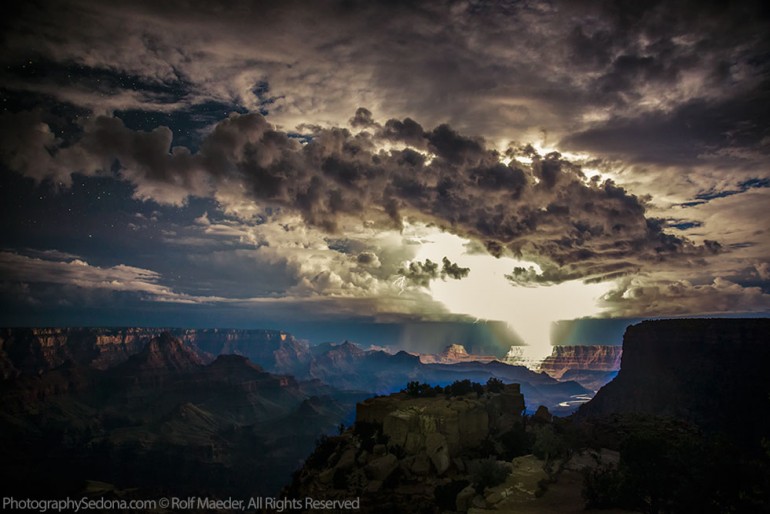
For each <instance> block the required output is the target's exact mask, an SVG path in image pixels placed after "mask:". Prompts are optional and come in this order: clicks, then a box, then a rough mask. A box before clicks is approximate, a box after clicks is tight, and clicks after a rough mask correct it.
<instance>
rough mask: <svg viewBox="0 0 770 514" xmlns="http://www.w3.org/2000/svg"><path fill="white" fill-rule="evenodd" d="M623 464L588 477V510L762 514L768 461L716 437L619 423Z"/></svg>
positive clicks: (675, 426) (672, 426)
mask: <svg viewBox="0 0 770 514" xmlns="http://www.w3.org/2000/svg"><path fill="white" fill-rule="evenodd" d="M613 426H614V428H615V430H616V431H617V433H620V434H624V435H623V436H622V440H621V441H620V444H619V449H620V462H619V464H618V465H604V466H600V467H598V468H596V469H594V470H591V471H588V472H586V473H585V475H584V487H583V496H584V498H585V500H586V506H587V507H589V508H613V507H619V508H626V509H633V510H638V511H641V512H647V513H651V514H655V513H659V512H671V513H687V512H703V513H711V512H713V513H718V512H763V511H764V510H763V509H764V508H765V507H766V500H767V498H766V496H767V486H768V485H770V484H768V479H770V474H768V467H767V464H768V462H767V460H768V459H764V460H763V459H762V458H757V456H756V454H752V455H749V454H746V453H743V452H742V451H741V450H740V448H738V447H737V446H736V445H734V444H732V443H729V442H728V441H727V440H726V439H725V438H724V437H723V436H721V435H718V434H716V433H702V432H700V431H699V430H697V429H696V428H694V427H693V426H691V425H688V424H686V423H684V422H679V421H673V420H670V419H664V418H656V417H649V418H643V417H633V418H631V417H629V418H624V419H619V420H615V422H614V423H613Z"/></svg>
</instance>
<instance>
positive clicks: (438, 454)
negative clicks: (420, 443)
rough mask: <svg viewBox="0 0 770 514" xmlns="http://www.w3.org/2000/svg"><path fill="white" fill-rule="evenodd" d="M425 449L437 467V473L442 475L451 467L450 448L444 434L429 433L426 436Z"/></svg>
mask: <svg viewBox="0 0 770 514" xmlns="http://www.w3.org/2000/svg"><path fill="white" fill-rule="evenodd" d="M425 451H426V453H427V455H428V457H429V458H430V461H431V462H432V463H433V466H434V467H435V468H436V473H438V474H439V475H441V474H443V473H444V472H445V471H446V470H447V469H449V463H450V460H449V448H448V446H447V441H446V438H445V437H444V436H443V435H441V434H438V433H433V434H428V435H427V436H426V437H425Z"/></svg>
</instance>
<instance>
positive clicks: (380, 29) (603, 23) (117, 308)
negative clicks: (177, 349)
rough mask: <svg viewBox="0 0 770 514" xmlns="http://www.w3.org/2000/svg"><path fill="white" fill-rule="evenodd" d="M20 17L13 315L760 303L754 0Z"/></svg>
mask: <svg viewBox="0 0 770 514" xmlns="http://www.w3.org/2000/svg"><path fill="white" fill-rule="evenodd" d="M722 4H723V3H720V2H714V3H704V2H643V3H638V2H610V1H607V2H595V1H594V2H572V1H570V2H566V1H565V2H549V1H523V2H504V1H499V2H492V1H489V2H483V1H479V2H453V1H450V2H384V1H383V2H356V1H339V2H332V1H329V2H327V1H320V2H285V1H281V2H228V3H226V4H221V5H220V4H218V3H212V2H197V1H185V2H177V1H173V0H172V1H168V2H149V1H147V2H141V1H133V2H124V3H115V4H113V3H110V2H95V1H64V2H46V1H41V2H23V3H19V4H18V5H16V6H14V7H13V8H11V10H10V11H7V13H6V15H5V16H4V17H3V18H4V21H3V22H2V24H3V30H2V34H3V35H2V52H0V59H1V60H2V63H1V64H2V66H1V67H0V94H1V95H2V113H0V174H1V176H2V180H1V181H0V197H1V198H2V205H3V211H4V214H3V216H2V218H1V219H0V224H2V225H1V226H2V228H1V230H2V232H1V233H2V239H1V240H0V305H2V312H3V314H2V316H0V322H1V323H2V324H4V325H148V324H149V325H165V326H254V327H260V326H270V325H271V324H272V325H273V326H282V327H288V328H291V325H292V324H294V323H297V322H308V323H321V322H329V323H342V324H344V323H367V322H372V323H397V324H398V323H414V322H419V321H442V322H443V321H451V320H466V321H473V320H476V319H480V320H499V321H504V322H507V323H509V324H510V325H511V327H512V328H513V330H515V331H516V332H517V333H518V334H519V335H520V336H521V337H522V338H523V339H524V340H525V341H527V342H529V343H530V344H535V345H537V344H540V345H542V344H547V343H544V341H545V340H547V338H548V327H549V325H550V323H551V322H552V321H556V320H564V319H575V318H581V317H591V318H645V317H666V316H685V315H687V316H706V315H763V314H765V315H766V314H767V313H768V312H769V311H770V235H769V232H768V230H770V221H768V220H770V216H768V214H769V209H768V205H770V203H769V202H770V166H769V164H770V159H769V158H768V156H769V155H770V123H768V122H769V121H770V111H769V109H770V82H769V81H768V70H769V69H770V61H769V60H768V55H770V23H768V8H767V6H766V5H765V4H764V3H763V2H733V3H730V5H722Z"/></svg>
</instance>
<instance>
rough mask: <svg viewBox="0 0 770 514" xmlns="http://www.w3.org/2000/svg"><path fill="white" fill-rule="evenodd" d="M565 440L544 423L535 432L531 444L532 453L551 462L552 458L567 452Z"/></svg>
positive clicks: (562, 455)
mask: <svg viewBox="0 0 770 514" xmlns="http://www.w3.org/2000/svg"><path fill="white" fill-rule="evenodd" d="M567 450H568V448H567V442H566V441H565V440H564V438H563V437H562V436H561V435H559V434H557V433H556V431H555V430H554V429H553V427H552V426H550V425H545V426H544V427H542V428H540V429H539V430H537V432H535V443H534V444H533V445H532V453H534V454H535V457H537V458H538V459H543V460H545V461H546V462H551V461H552V460H553V459H558V458H560V457H564V456H565V455H566V454H567Z"/></svg>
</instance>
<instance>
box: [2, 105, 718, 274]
mask: <svg viewBox="0 0 770 514" xmlns="http://www.w3.org/2000/svg"><path fill="white" fill-rule="evenodd" d="M360 112H361V111H359V114H360ZM25 119H26V115H25ZM398 127H400V128H401V129H403V130H400V129H398ZM404 127H408V128H406V129H404ZM35 134H37V132H36V133H35ZM171 139H172V136H171V133H170V130H169V129H168V128H166V127H159V128H157V129H154V130H153V131H151V132H142V131H132V130H129V129H128V128H126V127H125V125H124V124H123V123H122V121H121V120H120V119H118V118H114V117H103V116H100V117H96V118H94V119H93V120H92V121H91V122H90V123H88V124H87V125H86V126H85V127H84V133H83V135H82V137H81V139H80V140H78V141H77V142H76V143H74V144H72V145H70V146H67V147H62V148H59V149H58V150H56V149H54V148H52V147H51V146H50V144H49V146H47V147H46V148H45V149H39V151H40V152H43V151H44V150H45V151H46V153H47V154H49V155H50V154H53V155H54V156H55V157H53V158H52V159H53V160H54V161H55V162H57V163H58V167H57V168H56V170H57V171H56V174H55V175H54V176H52V177H51V178H53V179H54V180H58V181H61V182H64V183H68V182H69V180H68V179H67V178H66V176H65V175H62V173H66V172H64V171H63V170H69V172H70V173H71V172H75V171H77V172H81V173H85V174H86V175H108V176H110V174H111V173H112V172H113V170H115V169H118V171H117V177H118V178H120V179H121V180H124V181H127V182H129V183H130V184H132V186H133V187H134V190H135V193H134V194H135V197H137V198H139V199H151V200H154V201H155V202H158V203H166V204H169V203H170V204H174V205H180V204H181V203H183V202H184V201H185V200H186V199H187V198H188V197H193V196H199V197H213V198H216V199H217V200H218V201H219V202H220V203H221V204H222V207H223V208H224V210H225V211H228V210H230V211H233V212H237V211H238V209H239V206H241V205H248V204H249V203H251V204H256V205H258V206H262V207H280V208H285V209H289V210H290V211H294V212H298V213H300V214H301V215H302V218H303V219H304V221H305V222H306V223H308V224H309V225H312V226H315V227H318V228H320V229H322V230H324V231H326V232H328V233H332V234H333V233H335V232H337V231H338V229H339V226H340V224H341V223H343V222H344V220H349V219H350V218H355V219H358V220H359V221H360V222H362V223H366V224H370V225H371V226H378V227H381V228H394V227H396V228H397V227H400V226H401V224H402V222H403V219H404V217H410V218H415V219H418V220H422V221H426V222H434V223H436V224H438V225H439V226H441V227H445V228H446V229H448V230H451V231H453V232H455V233H458V234H460V235H462V236H465V237H469V238H472V239H475V240H479V241H481V242H483V243H484V244H485V245H486V247H487V249H488V250H489V251H490V252H491V253H493V254H496V255H500V254H501V252H502V251H507V252H510V253H512V254H513V255H515V256H517V257H522V258H525V259H533V260H535V261H537V262H539V263H540V264H541V266H542V267H543V268H544V269H545V270H546V272H547V274H548V281H550V282H561V281H564V280H569V279H575V278H582V279H590V280H599V279H604V278H608V277H614V276H618V275H619V274H623V273H629V272H633V271H637V270H639V269H641V268H643V267H644V266H649V265H656V264H657V263H660V262H663V261H667V260H681V261H683V262H685V263H687V262H692V260H693V259H699V258H701V257H702V256H704V255H708V254H711V253H715V252H717V251H718V250H719V245H718V244H717V243H713V242H706V243H705V244H704V245H703V246H696V245H693V244H692V243H691V242H689V241H687V240H686V239H684V238H681V237H678V236H674V235H671V234H668V233H666V232H665V231H664V230H663V229H664V224H663V223H662V221H661V220H657V219H652V218H648V217H647V216H646V208H645V203H644V201H643V200H641V199H639V198H638V197H637V196H635V195H633V194H630V193H628V192H627V191H626V190H625V189H623V188H622V187H619V186H617V185H616V184H615V183H613V182H612V181H611V180H601V179H599V178H598V177H596V176H593V177H591V178H588V177H586V176H585V174H584V173H583V171H582V169H581V167H580V166H578V165H576V164H574V163H572V162H570V161H569V160H567V159H565V158H564V157H563V156H562V155H560V154H558V153H556V152H552V153H549V154H547V155H545V156H541V155H539V154H538V153H537V152H535V151H534V149H531V148H530V149H529V150H528V154H529V156H530V159H531V163H530V164H525V163H524V162H521V161H518V160H511V161H510V163H509V164H505V163H504V162H503V161H502V158H503V156H501V155H500V154H499V153H498V152H497V151H496V150H494V149H490V148H487V146H486V144H485V142H484V140H483V139H481V138H478V137H476V138H469V137H466V136H463V135H461V134H459V133H458V132H456V131H455V130H453V129H452V128H451V127H449V126H448V125H439V126H438V127H436V128H434V129H432V130H424V129H422V128H421V127H420V126H419V125H418V124H417V123H416V122H414V121H412V120H403V121H399V120H389V121H388V122H387V123H385V124H384V128H381V129H377V130H376V131H375V132H374V133H371V132H369V131H361V132H357V133H353V132H351V131H349V130H348V129H346V128H331V129H320V130H319V131H318V132H317V133H316V134H315V135H314V137H313V138H312V140H311V141H310V142H309V143H307V144H302V143H300V142H299V141H297V140H296V139H295V138H292V137H291V136H290V135H289V134H287V133H285V132H282V131H280V130H276V129H275V127H273V126H271V125H270V124H269V123H268V122H267V121H266V120H265V118H264V117H263V116H261V115H260V114H256V113H253V114H246V115H237V114H232V115H230V117H228V118H227V119H226V120H224V121H223V122H221V123H220V124H218V125H217V126H216V127H215V128H214V129H213V131H212V132H211V133H210V134H209V136H208V137H206V139H204V140H203V142H202V143H201V147H200V151H198V152H197V153H192V152H191V151H190V150H188V149H186V148H183V147H174V148H171V147H170V145H171ZM385 140H387V141H390V143H391V145H397V146H391V148H390V149H389V150H384V149H381V148H382V142H383V141H385ZM35 143H38V144H40V143H41V142H40V140H39V139H34V138H33V139H31V140H29V141H27V142H26V144H25V145H24V147H25V148H27V149H30V148H32V147H33V145H34V144H35ZM408 143H412V144H413V145H414V147H412V146H409V145H408ZM8 164H9V165H13V164H14V163H13V161H12V160H9V161H8ZM116 165H117V168H116ZM18 171H20V172H22V173H29V172H28V170H27V168H24V167H21V168H18ZM38 178H39V177H38Z"/></svg>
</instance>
